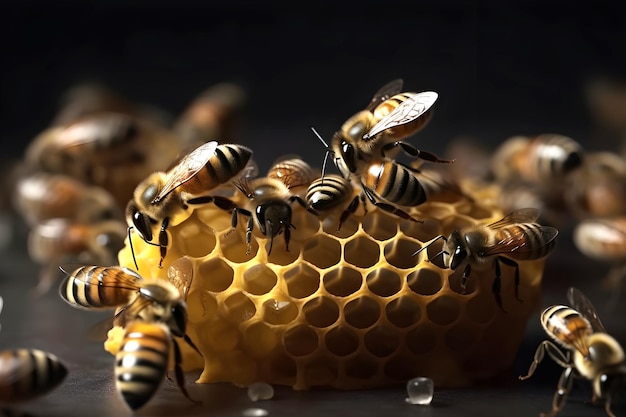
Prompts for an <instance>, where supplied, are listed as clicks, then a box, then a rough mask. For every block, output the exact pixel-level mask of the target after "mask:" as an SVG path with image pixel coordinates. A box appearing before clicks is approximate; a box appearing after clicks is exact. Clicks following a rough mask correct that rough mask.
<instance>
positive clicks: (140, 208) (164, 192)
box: [126, 141, 252, 267]
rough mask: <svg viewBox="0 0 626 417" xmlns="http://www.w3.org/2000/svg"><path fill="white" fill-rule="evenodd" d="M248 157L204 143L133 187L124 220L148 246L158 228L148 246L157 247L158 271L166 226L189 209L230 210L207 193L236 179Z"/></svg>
mask: <svg viewBox="0 0 626 417" xmlns="http://www.w3.org/2000/svg"><path fill="white" fill-rule="evenodd" d="M251 156H252V151H251V150H250V149H249V148H247V147H245V146H242V145H234V144H226V145H218V143H217V142H215V141H211V142H207V143H205V144H203V145H201V146H199V147H197V148H196V149H195V150H193V151H192V152H190V153H189V154H187V155H185V156H184V157H183V158H182V159H181V160H180V161H179V162H178V163H177V164H176V165H175V166H174V167H172V168H171V169H170V170H169V171H167V172H162V171H159V172H155V173H153V174H152V175H150V176H149V177H148V178H146V179H145V180H144V181H142V182H141V183H140V184H139V185H138V186H137V188H136V189H135V192H134V196H133V199H132V200H130V201H129V202H128V205H127V206H126V219H127V222H128V224H129V226H130V227H133V228H135V229H136V230H137V231H138V232H139V234H140V235H141V238H142V239H143V240H144V241H146V242H147V243H152V239H153V227H155V226H157V227H158V228H159V232H158V243H152V244H155V245H157V246H159V247H160V251H161V260H160V262H159V267H160V266H161V265H162V263H163V259H164V258H165V255H166V253H167V247H168V244H169V238H168V235H167V228H168V226H170V225H172V226H173V225H177V224H179V223H181V222H182V221H184V220H186V219H187V218H188V217H189V216H190V215H191V211H192V210H191V207H190V206H199V205H204V204H208V203H214V204H216V205H217V206H218V207H220V208H224V209H227V210H230V209H232V202H231V201H230V200H229V199H228V198H226V197H222V196H218V195H209V194H208V193H209V192H211V191H212V190H213V189H214V188H216V187H218V186H220V185H222V184H225V183H227V182H229V181H231V180H232V179H233V178H234V177H236V176H238V175H239V174H240V173H241V172H242V171H243V170H244V168H246V166H248V163H249V162H250V159H251Z"/></svg>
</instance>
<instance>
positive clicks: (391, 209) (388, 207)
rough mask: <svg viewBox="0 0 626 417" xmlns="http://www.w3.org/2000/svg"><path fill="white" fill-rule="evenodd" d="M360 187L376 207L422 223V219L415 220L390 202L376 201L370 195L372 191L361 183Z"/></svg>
mask: <svg viewBox="0 0 626 417" xmlns="http://www.w3.org/2000/svg"><path fill="white" fill-rule="evenodd" d="M361 187H362V188H363V192H364V193H365V196H366V197H367V199H368V200H369V201H370V203H372V204H373V205H374V206H376V207H378V208H379V209H381V210H385V211H386V212H388V213H391V214H393V215H395V216H398V217H400V218H401V219H405V220H411V221H413V222H417V223H424V222H423V221H422V220H417V219H416V218H415V217H413V216H411V215H410V214H409V213H407V212H406V211H404V210H401V209H399V208H397V207H395V206H393V205H391V204H387V203H383V202H381V201H376V198H374V196H373V195H372V192H371V191H370V190H369V189H368V188H367V187H365V186H364V185H363V184H361Z"/></svg>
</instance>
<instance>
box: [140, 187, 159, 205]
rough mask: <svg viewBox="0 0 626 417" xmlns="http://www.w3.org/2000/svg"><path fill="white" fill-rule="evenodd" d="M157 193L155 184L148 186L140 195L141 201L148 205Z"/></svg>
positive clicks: (157, 188)
mask: <svg viewBox="0 0 626 417" xmlns="http://www.w3.org/2000/svg"><path fill="white" fill-rule="evenodd" d="M158 192H159V187H158V186H157V185H156V184H150V185H149V186H147V187H146V189H145V190H144V191H143V193H142V194H141V200H142V201H143V202H144V204H146V205H148V204H150V203H151V202H152V200H154V198H155V197H156V196H157V194H158Z"/></svg>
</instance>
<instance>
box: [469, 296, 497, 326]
mask: <svg viewBox="0 0 626 417" xmlns="http://www.w3.org/2000/svg"><path fill="white" fill-rule="evenodd" d="M496 308H497V307H496V304H495V303H494V302H493V295H492V294H490V293H482V294H476V295H475V296H473V297H472V298H470V299H469V300H468V301H467V303H465V316H466V317H467V318H468V319H470V320H471V321H473V322H474V323H480V324H486V323H489V322H490V321H492V320H493V319H494V318H495V317H496Z"/></svg>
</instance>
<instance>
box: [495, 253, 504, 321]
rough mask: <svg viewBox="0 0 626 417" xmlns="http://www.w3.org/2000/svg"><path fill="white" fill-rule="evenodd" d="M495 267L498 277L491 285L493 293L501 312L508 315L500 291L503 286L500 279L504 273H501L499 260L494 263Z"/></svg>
mask: <svg viewBox="0 0 626 417" xmlns="http://www.w3.org/2000/svg"><path fill="white" fill-rule="evenodd" d="M494 265H495V270H496V277H495V278H494V279H493V284H492V285H491V292H492V293H493V296H494V297H495V298H496V303H497V304H498V307H500V310H502V311H503V312H504V313H506V310H505V309H504V307H503V306H502V296H501V295H500V289H501V286H502V279H501V278H500V276H501V275H502V272H501V271H500V262H499V261H498V258H496V260H495V261H494Z"/></svg>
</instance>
